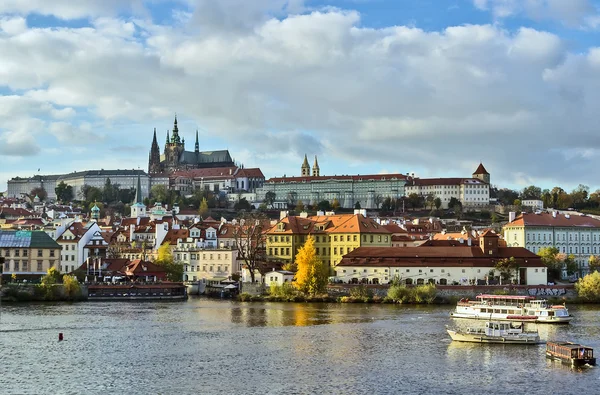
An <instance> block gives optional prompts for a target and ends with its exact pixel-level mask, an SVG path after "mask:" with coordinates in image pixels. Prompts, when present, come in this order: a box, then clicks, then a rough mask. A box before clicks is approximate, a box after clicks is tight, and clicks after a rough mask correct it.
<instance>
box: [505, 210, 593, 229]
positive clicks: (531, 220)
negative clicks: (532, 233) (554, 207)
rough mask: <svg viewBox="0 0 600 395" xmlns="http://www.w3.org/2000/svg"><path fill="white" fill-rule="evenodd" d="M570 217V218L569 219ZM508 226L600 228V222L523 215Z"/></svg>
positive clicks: (540, 215) (548, 215) (579, 216)
mask: <svg viewBox="0 0 600 395" xmlns="http://www.w3.org/2000/svg"><path fill="white" fill-rule="evenodd" d="M567 216H568V217H567ZM506 226H554V227H571V226H577V227H586V228H600V220H597V219H595V218H592V217H587V216H582V215H569V214H566V215H564V214H558V213H557V214H556V217H554V216H553V215H552V214H550V213H540V214H534V213H523V214H521V215H519V216H518V217H517V218H515V220H514V221H512V222H509V223H508V224H507V225H506Z"/></svg>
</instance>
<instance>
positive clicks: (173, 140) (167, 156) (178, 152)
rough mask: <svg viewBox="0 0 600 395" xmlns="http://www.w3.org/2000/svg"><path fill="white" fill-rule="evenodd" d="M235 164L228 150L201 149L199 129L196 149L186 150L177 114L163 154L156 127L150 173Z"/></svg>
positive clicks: (149, 165) (150, 159)
mask: <svg viewBox="0 0 600 395" xmlns="http://www.w3.org/2000/svg"><path fill="white" fill-rule="evenodd" d="M232 166H235V164H234V162H233V159H231V155H229V151H228V150H220V151H200V143H199V141H198V131H196V144H195V145H194V151H186V150H185V139H184V138H181V137H180V136H179V128H178V127H177V115H175V122H174V123H173V134H172V135H169V132H168V131H167V141H166V142H165V148H164V150H163V154H162V155H161V154H160V148H159V147H158V142H157V140H156V128H154V138H153V140H152V146H151V147H150V157H149V160H148V173H149V174H157V173H172V172H174V171H176V170H185V169H203V168H210V167H232Z"/></svg>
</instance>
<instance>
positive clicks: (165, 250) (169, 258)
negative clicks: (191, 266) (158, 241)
mask: <svg viewBox="0 0 600 395" xmlns="http://www.w3.org/2000/svg"><path fill="white" fill-rule="evenodd" d="M154 263H155V264H156V265H158V266H160V267H162V268H163V269H165V274H166V276H167V280H169V281H175V282H178V281H182V280H183V264H181V263H179V262H175V261H174V259H173V253H172V252H171V246H170V245H169V243H164V244H162V245H161V246H160V247H159V248H158V259H157V260H156V261H154Z"/></svg>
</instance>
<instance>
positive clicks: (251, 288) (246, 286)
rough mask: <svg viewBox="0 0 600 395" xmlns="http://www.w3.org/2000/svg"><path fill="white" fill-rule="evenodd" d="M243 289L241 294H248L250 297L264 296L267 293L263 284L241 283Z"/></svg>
mask: <svg viewBox="0 0 600 395" xmlns="http://www.w3.org/2000/svg"><path fill="white" fill-rule="evenodd" d="M241 284H242V289H241V290H240V293H248V294H250V295H263V294H265V293H266V292H267V289H266V287H265V285H264V284H261V283H241Z"/></svg>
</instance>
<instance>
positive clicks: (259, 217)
mask: <svg viewBox="0 0 600 395" xmlns="http://www.w3.org/2000/svg"><path fill="white" fill-rule="evenodd" d="M268 224H269V219H268V218H267V217H266V216H265V215H264V214H262V213H242V214H240V216H238V218H237V224H236V225H235V226H234V228H233V240H234V241H235V245H236V246H237V249H238V259H239V260H242V261H244V263H245V264H246V268H247V269H248V271H249V272H250V279H251V281H252V282H254V281H255V274H256V272H259V273H261V274H264V272H265V267H266V266H265V264H264V263H265V235H264V233H263V232H264V231H265V230H266V228H267V227H268Z"/></svg>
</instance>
